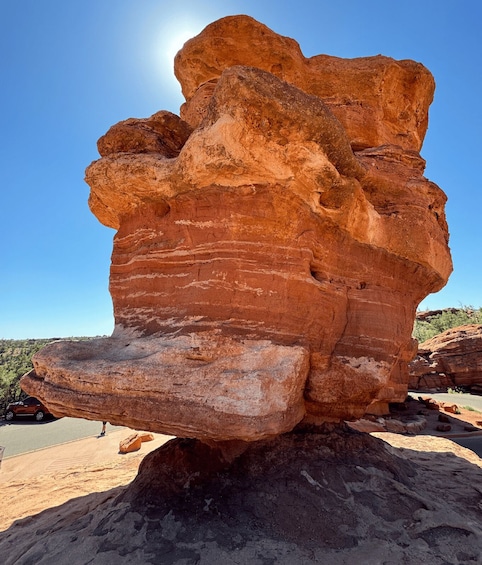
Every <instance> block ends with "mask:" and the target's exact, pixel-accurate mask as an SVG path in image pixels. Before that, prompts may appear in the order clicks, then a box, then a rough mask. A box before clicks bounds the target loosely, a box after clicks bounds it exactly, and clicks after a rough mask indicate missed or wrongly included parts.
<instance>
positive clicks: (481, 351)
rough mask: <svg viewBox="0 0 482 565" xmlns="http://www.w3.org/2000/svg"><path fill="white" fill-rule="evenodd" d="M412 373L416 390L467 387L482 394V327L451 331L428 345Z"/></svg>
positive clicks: (415, 360)
mask: <svg viewBox="0 0 482 565" xmlns="http://www.w3.org/2000/svg"><path fill="white" fill-rule="evenodd" d="M409 372H410V381H409V385H410V388H412V389H414V390H417V389H421V390H427V389H447V388H449V387H450V388H453V387H463V388H467V389H470V390H473V391H474V392H477V393H480V392H482V325H480V324H468V325H465V326H459V327H456V328H451V329H449V330H446V331H444V332H442V333H441V334H438V335H436V336H434V337H432V338H431V339H428V340H427V341H424V342H423V343H422V344H420V347H419V349H418V353H417V356H416V358H415V359H414V360H413V361H412V362H411V363H410V364H409Z"/></svg>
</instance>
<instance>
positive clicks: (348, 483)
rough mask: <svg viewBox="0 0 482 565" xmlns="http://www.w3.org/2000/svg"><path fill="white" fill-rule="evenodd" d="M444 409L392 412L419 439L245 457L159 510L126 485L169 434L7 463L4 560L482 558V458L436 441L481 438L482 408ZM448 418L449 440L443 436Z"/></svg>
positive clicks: (0, 549) (0, 520)
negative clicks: (410, 424)
mask: <svg viewBox="0 0 482 565" xmlns="http://www.w3.org/2000/svg"><path fill="white" fill-rule="evenodd" d="M423 396H428V395H423ZM441 408H442V410H439V411H437V410H429V409H427V408H426V406H425V405H423V404H420V403H419V402H418V401H414V402H410V403H408V405H407V407H406V408H405V409H403V410H400V411H397V412H395V413H393V414H392V417H393V418H398V419H400V420H410V419H411V418H413V417H418V418H419V417H423V418H425V419H426V426H425V428H424V430H423V431H422V433H420V434H418V435H415V436H413V435H412V436H410V435H406V434H395V433H388V432H376V433H373V434H370V435H365V437H366V438H367V439H366V440H363V437H362V439H360V437H361V435H360V434H356V433H355V432H354V433H355V435H354V437H353V438H351V439H350V438H349V441H354V442H355V443H354V444H353V447H352V448H351V451H348V453H349V456H348V457H347V456H345V455H343V449H342V448H341V446H339V445H338V446H337V443H336V441H333V440H329V442H328V443H327V444H326V445H321V446H319V447H316V449H318V451H319V453H318V452H316V453H315V456H313V453H314V451H310V450H308V451H303V449H302V448H301V447H300V446H298V447H297V445H298V444H297V443H296V442H299V441H301V440H299V439H297V438H296V437H294V439H293V438H291V439H289V438H288V439H286V441H291V442H295V443H294V444H290V450H294V451H296V457H292V458H291V459H290V460H289V461H288V459H287V460H286V461H284V460H280V459H278V460H277V455H276V454H275V453H271V452H269V453H268V454H267V455H266V456H261V457H260V458H259V459H258V460H255V458H254V456H251V462H250V459H249V457H248V458H247V460H246V461H245V462H244V463H240V465H239V469H238V470H237V471H236V472H235V473H233V474H232V475H230V476H227V475H226V476H225V477H224V478H223V479H222V480H221V479H220V480H219V483H218V484H212V485H210V486H209V485H208V487H203V488H205V490H200V491H199V492H197V494H196V492H194V491H190V490H189V484H187V487H186V488H187V490H185V495H182V496H180V497H177V498H172V497H170V498H169V497H167V498H166V500H165V501H164V502H163V503H162V504H161V505H160V506H159V507H158V508H157V509H156V511H155V512H153V511H152V509H151V510H148V507H149V504H148V503H146V500H148V498H147V499H142V500H138V501H136V500H135V498H136V494H135V490H132V486H127V485H131V483H132V481H133V479H134V478H135V477H136V475H137V471H138V468H139V465H140V463H141V461H142V460H143V459H144V458H146V455H147V454H148V453H150V452H153V451H154V450H155V449H156V448H158V447H159V446H161V445H163V444H164V443H165V442H166V441H167V440H168V439H170V438H168V437H166V436H161V435H159V436H156V437H155V440H154V441H153V442H149V443H144V444H142V448H141V450H140V451H139V452H136V453H130V454H127V455H120V454H118V443H119V441H120V440H121V439H123V437H124V436H126V431H125V430H124V431H121V432H117V433H116V434H110V435H109V437H107V438H103V439H105V440H106V441H105V442H103V440H99V439H97V438H88V439H86V440H80V441H76V442H72V443H71V444H65V445H62V446H58V447H52V448H48V449H44V450H41V451H38V452H35V453H31V454H27V455H21V456H18V457H13V458H10V459H7V460H5V461H4V462H3V463H2V467H1V469H0V489H1V493H2V496H1V498H0V553H1V554H2V555H4V556H5V555H7V556H8V557H7V560H6V561H5V563H6V564H12V565H13V564H15V565H21V564H27V563H33V562H36V563H40V564H42V563H56V565H61V564H62V563H66V565H67V564H68V565H76V564H77V563H79V564H80V563H82V564H84V563H90V564H92V565H95V564H99V565H100V564H102V565H105V564H109V563H116V564H119V563H121V564H123V563H126V564H128V563H129V564H137V563H139V564H144V563H172V564H176V565H181V564H182V565H190V564H191V563H192V564H194V563H198V564H200V565H207V564H209V565H217V564H222V565H226V564H228V565H230V564H233V565H234V564H238V565H242V564H245V565H248V564H249V565H251V564H255V565H257V564H259V565H261V564H263V565H264V564H266V563H273V564H274V563H276V564H277V565H278V564H281V565H293V564H295V563H296V564H298V563H300V564H301V563H303V564H304V565H308V564H311V563H328V562H329V563H331V564H334V565H338V564H339V565H345V564H346V565H348V564H351V563H354V562H360V563H370V564H375V563H380V564H386V565H388V564H390V565H396V564H398V563H400V564H401V563H408V564H411V563H414V564H415V563H417V564H418V563H421V562H427V563H428V562H430V563H431V564H439V563H440V564H442V563H445V564H452V563H453V564H454V565H455V564H465V565H469V564H474V563H480V560H479V559H480V558H479V556H480V555H481V554H482V489H481V487H480V486H479V485H480V484H482V482H481V479H482V460H481V459H479V457H477V455H475V454H474V453H473V452H472V451H470V450H468V449H465V448H463V447H460V446H458V445H457V444H455V443H454V442H452V441H450V439H448V438H447V437H440V436H444V435H445V436H449V437H450V435H451V434H452V436H458V435H461V434H462V435H463V434H465V435H473V434H479V433H482V426H481V425H479V423H478V422H481V421H482V414H480V413H477V412H472V411H469V410H466V409H463V408H460V412H461V413H460V414H448V413H445V412H444V410H443V407H441ZM440 413H442V414H447V415H448V417H449V419H450V425H451V426H452V429H451V430H450V432H448V433H442V432H437V431H436V429H435V428H436V427H437V425H439V423H440V422H439V414H440ZM466 426H475V427H476V428H480V430H481V432H478V431H472V432H468V431H467V430H465V428H466ZM362 435H363V434H362ZM437 436H439V437H437ZM299 437H301V436H299ZM340 437H341V436H340ZM380 439H381V440H383V444H381V445H384V446H385V450H384V449H383V448H380V447H379V443H376V444H373V442H377V441H378V440H380ZM341 441H344V440H341ZM357 441H358V442H360V441H361V442H362V443H361V444H360V445H359V446H358V447H357V443H356V442H357ZM102 442H103V443H102ZM330 442H331V443H330ZM363 442H366V447H364V443H363ZM370 442H372V443H370ZM169 445H170V444H169ZM313 445H316V442H315V444H313ZM280 449H281V448H280ZM310 449H311V448H310ZM290 450H288V451H290ZM384 451H385V454H383V453H382V452H384ZM156 453H157V452H156ZM166 453H167V452H166ZM280 453H281V454H283V453H285V452H284V451H280ZM306 453H308V454H309V456H308V457H306ZM153 455H154V454H153ZM278 455H279V454H278ZM281 459H282V458H281ZM358 460H360V461H358ZM276 461H279V463H278V464H275V463H276ZM151 466H152V465H151ZM161 466H162V461H161ZM236 473H237V474H236ZM169 480H170V478H169V475H167V478H165V481H167V482H166V485H167V484H168V482H169ZM243 481H244V482H243ZM188 482H189V481H188ZM238 483H239V484H238ZM147 485H149V481H148V482H147ZM206 489H207V490H206ZM210 489H211V490H210ZM133 493H134V494H133ZM127 495H129V496H127ZM148 496H149V495H148V494H147V497H148ZM129 497H130V498H129ZM136 502H137V503H136ZM320 528H321V529H320ZM46 534H48V535H46ZM87 556H88V557H87Z"/></svg>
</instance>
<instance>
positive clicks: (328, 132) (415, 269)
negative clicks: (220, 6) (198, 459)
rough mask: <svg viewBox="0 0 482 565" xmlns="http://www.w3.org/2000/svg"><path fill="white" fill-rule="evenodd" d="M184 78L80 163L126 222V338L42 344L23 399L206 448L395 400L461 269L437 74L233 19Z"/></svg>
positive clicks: (119, 291) (199, 50)
mask: <svg viewBox="0 0 482 565" xmlns="http://www.w3.org/2000/svg"><path fill="white" fill-rule="evenodd" d="M175 72H176V76H177V78H178V80H179V81H180V83H181V86H182V91H183V93H184V96H185V98H186V102H185V104H183V106H182V108H181V112H180V114H181V115H180V117H179V116H175V115H174V114H171V113H170V112H158V113H157V114H154V115H153V116H151V117H150V118H147V119H137V120H136V119H129V120H126V121H124V122H121V123H119V124H117V125H115V126H113V127H112V128H111V129H110V130H109V131H108V132H107V133H106V134H105V135H104V136H103V137H102V138H101V139H100V140H99V143H98V148H99V152H100V154H101V156H102V157H101V159H99V160H98V161H95V162H94V163H92V164H91V165H90V166H89V167H88V168H87V171H86V180H87V182H88V184H89V185H90V187H91V195H90V200H89V203H90V207H91V210H92V212H93V213H94V214H95V215H96V216H97V218H98V219H99V220H100V221H101V222H102V223H103V224H105V225H107V226H110V227H113V228H115V229H116V230H117V233H116V235H115V238H114V250H113V254H112V265H111V275H110V291H111V294H112V299H113V303H114V314H115V322H116V328H115V331H114V334H113V336H112V337H111V338H106V339H104V340H94V341H93V342H88V343H85V342H83V343H72V342H69V343H66V342H61V343H57V344H53V345H51V346H48V347H47V348H45V349H44V350H43V351H42V352H40V353H39V354H37V356H36V357H35V359H34V366H35V370H34V372H33V373H31V374H30V376H29V377H26V378H24V381H23V386H24V388H25V389H26V390H28V391H29V392H30V393H31V394H35V395H36V396H39V397H40V398H42V399H43V400H44V401H45V402H46V403H47V404H48V405H49V406H51V407H52V409H54V411H55V412H56V413H58V414H59V415H60V414H71V415H76V416H82V417H86V418H92V419H98V420H109V421H111V422H112V423H118V424H124V425H128V426H130V427H134V428H136V429H145V430H150V431H157V432H163V433H167V434H172V435H180V436H184V437H194V438H200V439H203V440H215V441H224V440H234V439H240V440H244V441H253V440H256V439H261V438H264V437H270V436H274V435H276V434H280V433H283V432H286V431H288V430H290V429H292V428H293V427H294V426H295V425H297V424H298V423H299V422H300V421H302V420H303V419H304V421H305V422H308V423H319V422H325V421H339V420H343V419H352V418H358V417H360V416H362V415H363V414H365V413H366V412H369V413H375V414H377V413H383V412H384V411H386V409H387V406H388V402H392V401H402V400H404V398H405V395H406V392H407V383H408V372H407V362H408V361H410V360H411V359H412V358H413V356H414V354H415V352H416V342H415V341H414V340H412V338H411V332H412V326H413V320H414V316H415V311H416V307H417V305H418V304H419V302H420V301H421V300H422V299H423V298H424V297H425V296H426V295H427V294H429V293H431V292H435V291H437V290H439V289H440V288H442V287H443V286H444V284H445V283H446V281H447V279H448V277H449V275H450V273H451V270H452V263H451V258H450V252H449V248H448V230H447V224H446V221H445V214H444V205H445V200H446V197H445V195H444V193H443V192H442V191H441V190H440V189H439V187H438V186H436V185H435V184H434V183H432V182H430V181H429V180H427V179H426V178H425V177H424V176H423V172H424V166H425V162H424V160H423V159H422V158H421V156H420V155H419V153H418V152H419V150H420V148H421V145H422V141H423V138H424V135H425V132H426V129H427V123H428V108H429V105H430V103H431V101H432V97H433V93H434V80H433V78H432V76H431V74H430V73H429V71H428V70H427V69H426V68H425V67H423V65H421V64H419V63H415V62H413V61H395V60H393V59H391V58H388V57H383V56H376V57H365V58H360V59H352V60H343V59H339V58H336V57H330V56H327V55H319V56H315V57H311V58H305V57H304V56H303V55H302V53H301V50H300V48H299V46H298V44H297V43H296V42H295V41H294V40H292V39H289V38H286V37H282V36H280V35H277V34H276V33H274V32H273V31H271V30H270V29H268V28H267V27H266V26H264V25H262V24H260V23H258V22H257V21H255V20H253V19H252V18H250V17H248V16H232V17H227V18H224V19H222V20H219V21H217V22H214V23H213V24H211V25H209V26H208V27H207V28H206V29H205V30H204V31H202V32H201V33H200V34H199V35H198V36H197V37H195V38H193V39H191V40H190V41H188V42H187V43H186V44H185V46H184V47H183V49H182V50H181V51H180V52H179V53H178V54H177V56H176V59H175ZM79 398H80V399H81V402H79ZM79 406H82V408H79Z"/></svg>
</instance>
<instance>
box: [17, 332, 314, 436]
mask: <svg viewBox="0 0 482 565" xmlns="http://www.w3.org/2000/svg"><path fill="white" fill-rule="evenodd" d="M34 366H35V369H34V370H33V371H32V372H31V373H30V376H28V377H26V378H24V380H25V381H26V380H27V379H28V386H29V390H30V391H32V393H33V391H35V394H36V395H37V396H40V397H41V398H48V399H49V406H51V407H52V410H53V411H54V413H55V414H56V415H57V416H67V415H71V416H76V417H79V418H91V419H94V420H105V419H106V418H107V419H108V420H109V422H111V423H112V424H118V425H126V423H127V422H128V423H129V424H128V425H129V427H131V428H134V429H144V430H149V431H158V430H159V429H163V430H166V433H168V434H170V435H176V436H181V437H191V436H195V437H200V438H202V439H204V440H209V439H214V440H217V441H224V440H230V439H243V440H247V441H252V440H254V439H261V438H264V437H269V436H273V435H276V434H277V433H280V430H281V433H283V432H286V431H289V430H291V429H292V428H293V427H294V426H295V425H296V424H297V423H298V422H299V421H300V420H301V419H302V418H303V416H304V413H305V407H304V402H303V391H304V387H305V382H306V378H307V375H308V370H309V354H308V351H307V350H306V349H305V348H303V347H299V346H298V347H297V346H293V347H287V346H282V345H274V344H273V343H271V342H270V341H268V340H264V341H261V340H247V339H246V340H234V339H232V338H229V337H225V336H222V335H221V334H213V333H206V334H202V333H197V334H194V333H193V334H192V335H190V336H186V335H183V336H178V337H171V338H166V337H160V336H151V337H143V338H140V337H137V338H135V337H131V338H128V337H126V336H123V337H114V338H101V339H95V340H93V341H78V342H70V341H59V342H56V343H53V344H51V345H50V346H49V347H47V348H46V349H44V350H43V351H42V354H41V355H40V356H37V357H36V358H35V360H34ZM38 375H42V376H41V377H39V376H38ZM44 375H45V376H44ZM65 391H69V392H70V394H66V393H65Z"/></svg>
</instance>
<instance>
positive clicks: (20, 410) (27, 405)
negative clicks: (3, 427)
mask: <svg viewBox="0 0 482 565" xmlns="http://www.w3.org/2000/svg"><path fill="white" fill-rule="evenodd" d="M17 416H33V417H34V418H35V420H37V422H41V421H42V420H43V419H44V418H45V416H52V413H51V412H50V410H49V409H48V408H47V407H46V406H45V405H44V404H42V403H41V402H40V400H38V399H37V398H34V397H33V396H27V398H24V399H23V400H19V401H18V402H12V403H11V404H9V405H8V406H7V410H6V411H5V420H7V421H11V420H13V419H14V418H16V417H17Z"/></svg>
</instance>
